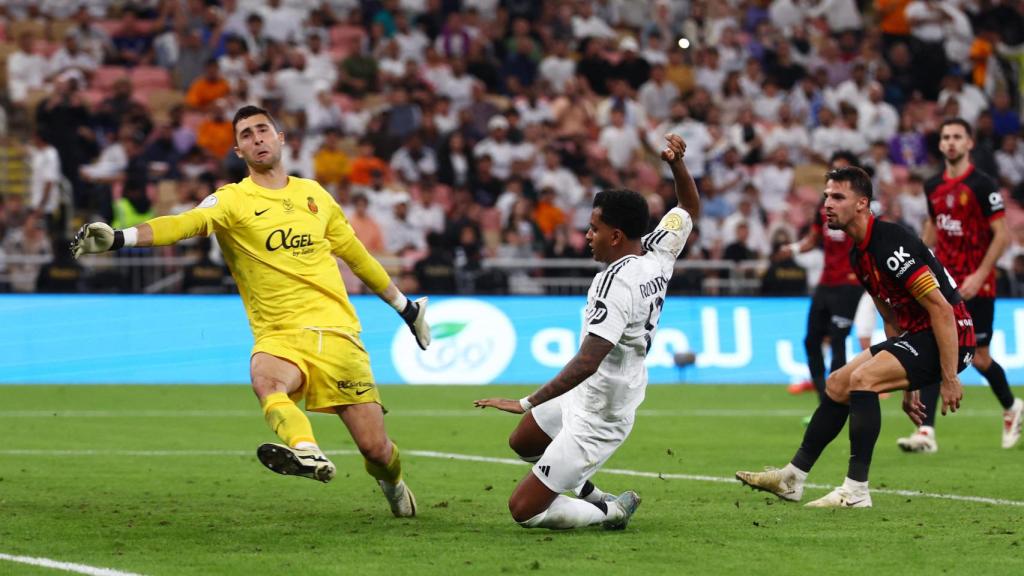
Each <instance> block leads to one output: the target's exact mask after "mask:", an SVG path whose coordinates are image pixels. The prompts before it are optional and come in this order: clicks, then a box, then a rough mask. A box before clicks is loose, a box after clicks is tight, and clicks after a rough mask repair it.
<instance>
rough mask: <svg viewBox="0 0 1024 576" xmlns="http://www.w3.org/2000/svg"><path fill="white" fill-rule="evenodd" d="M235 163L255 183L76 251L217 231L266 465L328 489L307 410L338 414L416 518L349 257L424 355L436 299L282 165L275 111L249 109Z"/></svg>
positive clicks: (242, 117) (396, 505) (97, 225)
mask: <svg viewBox="0 0 1024 576" xmlns="http://www.w3.org/2000/svg"><path fill="white" fill-rule="evenodd" d="M233 125H234V133H235V154H237V155H238V157H239V158H242V159H243V160H245V163H246V165H247V166H248V168H249V176H248V177H247V178H245V179H243V180H242V181H241V182H239V183H237V184H227V185H225V186H223V187H221V188H220V189H219V190H217V191H216V192H215V193H213V194H211V195H210V196H207V197H206V198H205V199H204V200H203V201H202V202H201V203H200V204H199V206H197V207H196V208H193V209H192V210H189V211H187V212H184V213H182V214H179V215H177V216H162V217H160V218H154V219H152V220H149V221H148V222H146V223H144V224H140V225H139V226H136V227H133V228H128V229H126V230H113V229H112V228H111V227H110V226H108V225H106V224H104V223H102V222H93V223H91V224H86V225H85V226H83V227H82V229H81V230H79V232H78V235H77V236H76V237H75V240H74V242H73V243H72V245H71V249H72V251H73V253H74V255H75V257H76V258H78V257H80V256H82V255H84V254H97V253H100V252H107V251H110V250H118V249H121V248H127V247H133V246H167V245H170V244H174V243H176V242H179V241H181V240H185V239H186V238H191V237H193V236H198V235H203V236H209V235H210V234H216V235H217V240H218V241H219V244H220V246H221V249H222V250H223V253H224V260H225V261H226V262H227V264H228V268H230V270H231V273H232V275H233V276H234V277H235V282H236V283H237V285H238V291H239V294H240V295H241V297H242V303H243V304H244V305H245V311H246V314H247V315H248V317H249V325H250V327H251V328H252V332H253V337H254V340H255V344H254V346H253V349H252V354H251V356H250V377H251V380H252V389H253V392H254V393H255V394H256V398H257V399H258V400H259V402H260V408H261V409H262V412H263V416H264V419H265V420H266V422H267V424H268V425H269V426H270V429H271V430H272V431H273V432H274V433H275V434H276V435H277V436H278V438H280V439H281V443H280V444H271V443H267V444H263V445H261V446H260V447H259V448H258V449H257V451H256V455H257V458H258V459H259V460H260V462H262V463H263V464H264V465H265V466H266V467H267V468H269V469H270V470H273V471H274V472H277V473H279V474H285V475H294V476H301V477H305V478H312V479H315V480H320V481H321V482H328V481H330V480H331V478H333V477H334V474H335V466H334V463H333V462H331V461H330V459H328V458H327V456H326V455H324V453H323V451H322V450H321V449H320V446H319V444H318V443H317V441H316V438H315V437H314V435H313V428H312V426H311V425H310V422H309V419H308V418H307V417H306V415H305V413H303V411H302V410H300V409H299V408H298V405H297V403H298V402H299V401H304V402H305V408H306V410H308V411H311V412H325V413H329V414H337V415H338V416H339V418H340V419H341V421H342V423H343V424H344V425H345V427H346V428H347V429H348V431H349V434H351V435H352V439H353V440H354V441H355V444H356V446H358V447H359V451H360V452H361V453H362V455H363V458H364V464H365V467H366V471H367V472H368V473H369V474H370V476H372V477H373V478H374V479H375V480H376V481H377V482H378V484H379V485H380V488H381V490H382V491H383V492H384V496H385V498H386V499H387V501H388V504H389V505H390V507H391V512H392V513H393V514H394V515H395V516H414V515H415V514H416V499H415V498H414V497H413V494H412V491H411V490H409V488H408V487H407V486H406V484H405V482H404V481H403V479H402V462H401V459H400V458H399V451H398V447H397V446H396V445H395V444H394V442H392V441H391V439H390V438H389V437H388V434H387V432H386V431H385V428H384V412H383V410H382V408H381V404H380V402H381V399H380V393H379V391H378V389H377V386H376V384H375V383H374V380H373V373H372V372H371V370H370V358H369V356H368V355H367V352H366V347H365V346H363V343H362V341H361V340H360V338H359V333H360V331H361V327H360V324H359V318H358V317H357V316H356V311H355V308H354V307H353V306H352V303H351V302H350V301H349V298H348V293H347V292H346V291H345V285H344V283H343V282H342V279H341V275H340V274H339V272H338V265H337V262H336V261H335V257H338V258H341V259H342V260H344V261H345V263H346V264H348V266H349V267H350V268H351V269H352V271H353V272H354V273H355V275H356V276H358V277H359V279H360V280H362V281H363V283H364V284H366V285H367V286H368V287H369V288H370V289H371V290H373V291H374V292H375V293H376V294H377V295H379V296H380V297H381V298H382V299H383V300H385V301H387V302H388V303H389V304H390V305H391V306H392V307H393V308H394V309H395V311H396V312H398V314H399V315H400V316H401V317H402V319H403V320H405V322H406V324H408V326H409V328H410V330H411V331H412V334H413V337H415V338H416V342H417V343H418V344H419V346H420V347H421V348H423V349H426V348H427V346H428V345H429V344H430V327H429V326H428V325H427V322H426V317H425V314H426V308H427V299H426V298H421V299H419V300H415V301H414V300H411V299H409V298H406V296H405V295H404V294H402V293H401V291H399V290H398V288H397V287H396V286H395V284H394V283H393V282H392V281H391V279H390V278H389V277H388V274H387V272H385V271H384V268H383V267H382V266H381V265H380V263H379V262H377V260H375V259H374V258H373V257H372V256H370V254H369V253H368V252H367V251H366V248H365V247H364V246H363V244H362V242H360V241H359V238H357V237H356V235H355V233H354V232H353V230H352V227H351V226H350V225H349V223H348V220H347V219H346V218H345V214H344V213H343V212H342V210H341V207H340V206H339V205H338V203H337V202H335V201H334V198H333V197H331V195H330V194H329V193H327V191H326V190H324V189H323V188H322V187H321V186H320V184H318V183H317V182H315V181H313V180H307V179H304V178H295V177H292V176H288V174H287V172H285V170H284V168H283V167H282V165H281V148H282V146H283V144H284V133H283V132H281V131H279V130H278V128H277V123H276V122H275V121H274V119H273V117H271V115H270V113H268V112H267V111H266V110H263V109H261V108H257V107H256V106H245V107H243V108H241V109H240V110H238V112H237V113H236V114H235V117H234V121H233Z"/></svg>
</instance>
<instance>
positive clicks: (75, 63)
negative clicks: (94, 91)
mask: <svg viewBox="0 0 1024 576" xmlns="http://www.w3.org/2000/svg"><path fill="white" fill-rule="evenodd" d="M98 66H99V62H97V61H96V59H95V58H94V57H93V55H92V54H90V53H89V52H86V51H84V50H82V49H81V47H80V45H79V42H78V36H75V35H74V34H72V33H68V34H67V35H66V36H65V37H64V47H63V48H61V49H60V50H58V51H56V52H54V54H53V56H51V57H50V63H49V68H50V76H51V77H52V76H60V75H63V74H71V75H73V76H74V77H75V78H76V79H78V82H79V84H80V85H82V86H85V85H86V84H88V82H87V81H88V79H90V78H92V75H93V73H94V72H95V71H96V68H97V67H98Z"/></svg>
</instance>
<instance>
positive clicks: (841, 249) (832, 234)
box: [811, 202, 857, 286]
mask: <svg viewBox="0 0 1024 576" xmlns="http://www.w3.org/2000/svg"><path fill="white" fill-rule="evenodd" d="M811 229H812V230H814V231H815V232H817V233H818V236H819V237H821V247H822V250H823V251H824V252H825V267H824V268H822V269H821V280H820V281H819V282H818V284H819V285H821V286H856V285H857V275H856V274H854V273H853V268H851V267H850V250H851V249H852V248H853V239H852V238H850V236H849V235H847V234H846V232H843V231H842V230H830V229H829V227H828V219H827V218H826V217H825V203H824V202H823V203H821V204H820V205H819V206H818V219H817V220H815V221H814V223H813V224H811Z"/></svg>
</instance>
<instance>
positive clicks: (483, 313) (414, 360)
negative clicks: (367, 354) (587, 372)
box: [391, 298, 529, 384]
mask: <svg viewBox="0 0 1024 576" xmlns="http://www.w3.org/2000/svg"><path fill="white" fill-rule="evenodd" d="M427 320H428V321H429V322H430V327H431V330H430V333H431V336H432V337H433V341H432V342H431V344H430V348H429V349H427V350H420V347H419V346H418V345H417V344H416V339H415V338H413V337H412V334H409V328H408V327H406V326H405V324H403V323H401V322H399V323H398V324H399V325H398V327H397V328H395V333H394V336H393V337H392V340H391V361H392V365H393V366H394V367H395V370H396V371H397V372H398V375H399V376H400V377H401V379H402V380H403V381H405V382H409V383H412V384H488V383H490V382H492V381H493V380H494V379H495V378H497V377H498V376H500V375H501V374H502V373H504V372H505V370H506V369H507V368H508V366H509V364H510V363H511V362H512V357H513V356H514V355H515V353H516V344H517V340H518V339H517V334H516V329H515V326H513V325H512V322H511V321H510V320H509V318H508V316H506V315H505V313H504V312H502V311H501V310H500V309H499V308H498V307H496V306H494V305H493V304H490V303H488V302H485V301H483V300H477V299H475V298H452V299H450V300H444V301H442V302H439V303H437V304H434V303H433V302H431V304H430V309H429V310H428V311H427ZM528 353H529V352H527V354H528Z"/></svg>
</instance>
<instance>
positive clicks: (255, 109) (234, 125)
mask: <svg viewBox="0 0 1024 576" xmlns="http://www.w3.org/2000/svg"><path fill="white" fill-rule="evenodd" d="M260 114H263V115H264V116H266V117H267V120H270V125H271V126H273V127H274V131H275V132H277V131H278V128H277V121H276V120H274V117H273V116H271V115H270V112H267V111H266V110H264V109H263V108H260V107H259V106H253V105H251V104H250V105H248V106H242V107H241V108H239V109H238V112H235V118H234V120H232V121H231V131H232V132H235V131H237V130H238V123H239V122H241V121H242V120H245V119H246V118H252V117H253V116H259V115H260Z"/></svg>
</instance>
